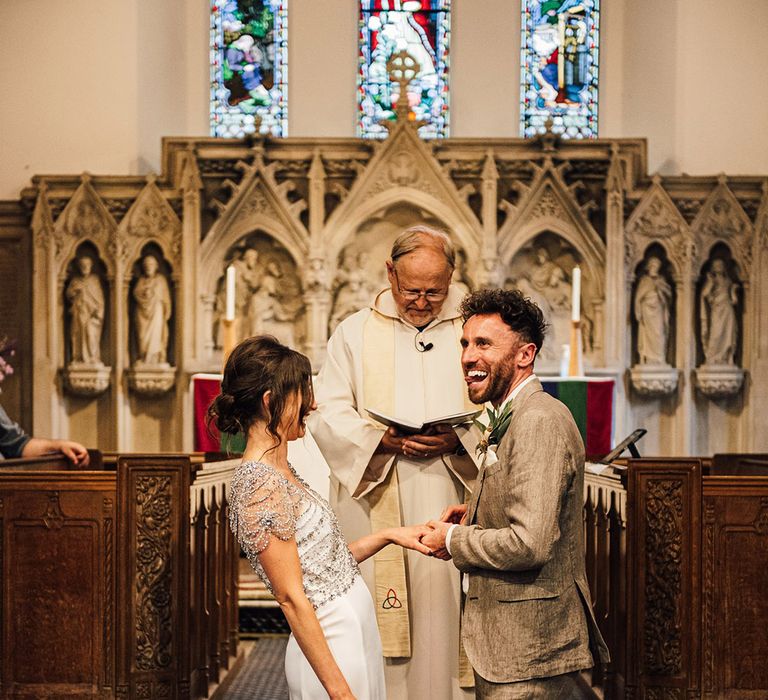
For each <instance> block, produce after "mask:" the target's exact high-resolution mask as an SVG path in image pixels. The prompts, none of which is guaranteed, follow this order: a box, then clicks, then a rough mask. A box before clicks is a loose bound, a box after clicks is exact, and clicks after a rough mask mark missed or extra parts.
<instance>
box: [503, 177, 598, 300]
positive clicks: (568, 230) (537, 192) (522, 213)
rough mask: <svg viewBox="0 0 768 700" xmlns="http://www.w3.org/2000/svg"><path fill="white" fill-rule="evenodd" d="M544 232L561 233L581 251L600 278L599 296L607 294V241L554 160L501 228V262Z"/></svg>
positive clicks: (593, 273)
mask: <svg viewBox="0 0 768 700" xmlns="http://www.w3.org/2000/svg"><path fill="white" fill-rule="evenodd" d="M543 231H552V232H553V233H556V234H558V235H559V236H561V237H562V238H564V239H565V240H567V241H568V242H569V243H570V244H571V245H572V246H573V247H574V248H575V249H576V250H577V251H578V252H579V253H580V255H581V256H582V259H583V260H584V261H585V263H586V264H587V265H588V266H589V273H590V274H591V276H592V277H594V278H595V280H599V284H600V286H599V289H600V293H599V295H600V297H603V296H604V292H603V287H604V282H603V277H604V276H605V275H604V268H605V243H603V241H602V239H601V238H600V236H599V235H598V233H597V231H595V229H594V227H593V226H592V225H591V224H590V223H589V220H588V219H587V217H586V215H585V213H584V211H583V209H582V207H581V206H580V205H579V203H578V202H577V200H576V198H575V197H574V195H573V194H572V192H571V190H570V189H569V188H568V187H567V186H566V184H565V182H564V181H563V179H562V176H561V175H560V173H559V171H558V170H557V169H556V168H555V167H554V166H553V165H552V164H551V163H547V164H546V166H545V167H544V169H542V170H541V171H540V173H539V174H538V177H537V178H536V180H535V181H534V183H533V184H532V185H531V187H530V188H527V190H526V193H525V195H524V197H523V201H522V202H521V203H520V204H519V205H518V206H517V207H515V215H513V216H510V217H508V218H507V220H506V221H505V222H504V224H503V225H502V227H501V229H499V234H498V241H499V244H498V245H499V259H500V260H501V262H502V263H503V264H504V265H508V264H509V261H510V260H511V259H512V257H513V256H514V254H515V253H516V252H517V251H518V250H520V248H522V247H523V245H525V244H526V243H528V242H529V241H530V240H531V239H532V238H534V237H535V236H537V235H538V234H539V233H542V232H543Z"/></svg>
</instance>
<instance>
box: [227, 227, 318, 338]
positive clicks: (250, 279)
mask: <svg viewBox="0 0 768 700" xmlns="http://www.w3.org/2000/svg"><path fill="white" fill-rule="evenodd" d="M229 265H232V267H233V268H234V270H235V300H234V302H235V303H234V307H235V309H234V311H235V324H234V328H235V336H236V338H237V340H238V341H240V340H243V339H244V338H247V337H249V336H251V335H260V334H270V335H274V336H275V337H277V338H278V340H280V342H282V343H285V344H286V345H291V346H296V344H297V343H301V342H303V339H302V338H301V337H297V333H296V331H297V328H296V323H297V320H298V318H299V316H300V314H301V311H302V309H303V303H304V302H303V299H302V291H301V282H300V280H299V278H298V276H297V274H296V271H295V268H294V266H293V265H292V262H291V258H290V255H288V253H287V252H286V251H285V250H284V249H282V248H281V247H279V246H278V245H276V243H275V242H274V241H272V240H271V239H269V238H268V237H267V236H262V235H252V236H250V237H249V239H248V240H247V241H243V242H241V243H238V245H237V248H236V249H235V250H234V251H233V252H232V253H230V254H229V255H228V256H227V257H226V258H225V262H224V269H223V270H222V276H221V277H220V278H219V281H218V284H217V294H216V315H215V317H214V327H213V331H214V333H216V334H217V340H218V342H217V345H218V346H219V347H221V346H222V338H221V332H222V328H223V325H222V323H221V321H222V319H223V318H224V313H225V308H226V280H225V277H226V268H227V267H228V266H229ZM217 329H218V330H217Z"/></svg>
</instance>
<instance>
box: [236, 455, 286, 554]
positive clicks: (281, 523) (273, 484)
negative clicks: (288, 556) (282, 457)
mask: <svg viewBox="0 0 768 700" xmlns="http://www.w3.org/2000/svg"><path fill="white" fill-rule="evenodd" d="M249 464H251V463H246V464H245V465H241V467H240V468H239V469H238V470H237V472H236V473H235V475H234V477H233V479H232V496H231V499H232V503H231V504H230V514H231V516H230V518H231V525H232V531H233V532H234V533H235V536H236V537H237V540H238V542H239V543H240V547H241V548H242V550H243V551H244V552H245V554H246V556H247V557H248V558H249V559H250V558H251V557H255V556H256V555H258V554H260V553H261V552H263V551H264V550H265V549H266V547H267V545H268V544H269V538H270V535H274V536H275V537H277V538H279V539H281V540H283V541H286V540H289V539H291V537H293V535H294V533H295V532H296V517H297V515H298V512H297V511H298V510H299V507H300V502H301V496H300V494H297V493H295V490H294V493H291V491H290V489H289V488H288V487H289V486H290V483H289V482H288V481H286V480H285V479H283V478H281V477H280V475H279V474H278V473H277V472H276V471H275V470H274V469H272V468H270V467H268V466H267V465H266V464H259V463H254V464H253V468H246V469H243V466H246V467H248V466H249ZM260 467H261V468H260Z"/></svg>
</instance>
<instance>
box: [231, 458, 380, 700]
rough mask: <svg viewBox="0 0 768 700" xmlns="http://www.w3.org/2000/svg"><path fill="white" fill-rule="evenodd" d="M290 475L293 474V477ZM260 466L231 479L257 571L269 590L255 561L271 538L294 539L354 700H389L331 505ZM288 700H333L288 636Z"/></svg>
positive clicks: (361, 588)
mask: <svg viewBox="0 0 768 700" xmlns="http://www.w3.org/2000/svg"><path fill="white" fill-rule="evenodd" d="M292 471H293V469H292ZM293 475H294V478H295V479H296V481H297V482H298V484H299V485H297V484H295V483H292V482H291V481H288V480H287V479H286V478H285V477H283V476H282V475H281V474H280V473H279V472H278V471H276V470H275V469H274V468H273V467H271V466H269V465H267V464H264V463H262V462H243V463H242V464H241V465H240V467H239V468H238V469H237V471H236V472H235V475H234V476H233V478H232V486H231V492H230V525H231V527H232V531H233V532H234V533H235V535H236V537H237V539H238V542H239V543H240V546H241V547H242V549H243V551H244V552H245V554H246V556H247V557H248V560H249V561H250V563H251V566H253V569H254V571H255V572H256V573H257V574H258V575H259V577H260V578H261V579H262V581H264V583H265V584H266V586H267V588H269V589H270V591H271V590H272V588H271V585H270V582H269V580H268V579H267V577H266V574H265V573H264V569H263V568H262V566H261V563H260V562H259V558H258V555H259V553H260V552H262V551H264V549H265V548H266V547H267V546H268V545H269V540H270V536H274V537H278V538H280V539H281V540H288V539H290V538H291V537H295V539H296V545H297V547H298V551H299V561H300V563H301V570H302V574H303V580H304V591H305V592H306V594H307V598H308V599H309V601H310V602H311V603H312V606H313V607H314V608H315V613H316V614H317V618H318V620H319V621H320V626H321V627H322V629H323V633H324V634H325V638H326V639H327V640H328V646H329V647H330V648H331V652H332V653H333V656H334V658H335V659H336V663H337V664H338V665H339V668H340V669H341V672H342V673H343V674H344V678H346V680H347V683H348V684H349V686H350V688H351V689H352V693H353V695H354V696H355V698H357V700H386V691H385V688H384V664H383V661H382V654H381V640H380V638H379V630H378V626H377V624H376V613H375V611H374V607H373V600H372V599H371V595H370V593H369V592H368V588H367V587H366V585H365V583H364V582H363V579H362V577H361V576H360V571H359V569H358V567H357V562H355V560H354V558H353V556H352V553H351V552H350V551H349V547H348V546H347V543H346V542H345V541H344V537H343V536H342V534H341V531H340V530H339V525H338V523H337V521H336V516H335V515H334V514H333V511H332V510H331V507H330V506H329V505H328V502H327V501H326V500H325V499H324V498H323V497H322V496H320V495H319V494H317V493H316V492H315V491H313V490H312V489H311V488H310V487H309V486H308V485H307V484H306V483H305V482H304V481H303V480H302V479H301V478H300V477H299V476H298V475H297V474H296V472H293ZM285 675H286V677H287V679H288V689H289V691H290V697H291V700H321V699H323V700H325V699H326V698H327V697H328V693H326V691H325V689H324V688H323V686H322V685H321V684H320V681H319V680H318V679H317V676H316V675H315V672H314V671H313V670H312V667H311V666H310V665H309V662H308V661H307V659H306V657H305V656H304V654H303V653H302V651H301V649H300V648H299V645H298V643H297V642H296V639H295V638H294V636H293V634H291V636H290V639H289V640H288V646H287V648H286V652H285Z"/></svg>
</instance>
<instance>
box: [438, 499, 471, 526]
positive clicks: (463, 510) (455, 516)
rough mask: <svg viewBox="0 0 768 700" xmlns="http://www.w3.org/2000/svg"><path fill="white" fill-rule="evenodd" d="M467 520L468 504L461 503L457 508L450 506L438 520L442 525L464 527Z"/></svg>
mask: <svg viewBox="0 0 768 700" xmlns="http://www.w3.org/2000/svg"><path fill="white" fill-rule="evenodd" d="M466 519H467V504H466V503H459V504H458V505H455V506H448V507H447V508H446V509H445V510H444V511H443V512H442V513H441V514H440V517H439V518H438V520H439V521H440V522H441V523H449V524H452V525H464V522H465V521H466Z"/></svg>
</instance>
